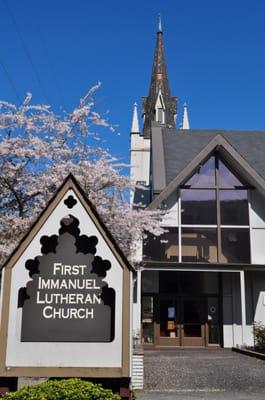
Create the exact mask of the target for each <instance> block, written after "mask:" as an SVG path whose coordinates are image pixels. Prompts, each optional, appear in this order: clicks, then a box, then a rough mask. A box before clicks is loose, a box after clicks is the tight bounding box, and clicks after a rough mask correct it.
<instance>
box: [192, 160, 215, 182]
mask: <svg viewBox="0 0 265 400" xmlns="http://www.w3.org/2000/svg"><path fill="white" fill-rule="evenodd" d="M185 185H198V186H214V185H215V157H214V156H213V157H211V158H209V160H208V161H206V163H205V164H203V165H200V167H199V168H198V169H197V171H196V173H195V174H194V175H193V176H192V177H191V178H190V179H189V180H188V181H187V182H186V183H185Z"/></svg>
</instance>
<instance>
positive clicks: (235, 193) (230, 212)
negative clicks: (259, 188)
mask: <svg viewBox="0 0 265 400" xmlns="http://www.w3.org/2000/svg"><path fill="white" fill-rule="evenodd" d="M220 202H221V206H220V207H221V224H222V225H248V224H249V219H248V193H247V190H220Z"/></svg>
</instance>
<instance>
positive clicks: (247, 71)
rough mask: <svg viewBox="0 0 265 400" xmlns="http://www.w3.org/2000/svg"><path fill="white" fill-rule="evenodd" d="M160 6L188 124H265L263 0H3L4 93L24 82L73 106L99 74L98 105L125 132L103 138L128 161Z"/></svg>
mask: <svg viewBox="0 0 265 400" xmlns="http://www.w3.org/2000/svg"><path fill="white" fill-rule="evenodd" d="M159 12H160V13H161V14H162V20H163V30H164V41H165V52H166V57H167V67H168V74H169V79H170V85H171V92H172V95H175V96H177V97H178V98H179V113H180V114H182V107H183V103H184V101H187V103H188V106H189V114H190V122H191V126H192V127H193V128H222V129H246V130H247V129H264V130H265V51H264V47H265V46H264V44H265V23H264V16H265V2H264V1H262V0H252V1H251V0H241V1H239V0H222V1H220V0H201V1H198V0H186V1H179V0H160V1H158V0H152V1H150V0H149V1H148V0H146V1H144V0H135V1H126V0H124V1H121V0H113V1H110V0H98V1H92V0H75V1H72V0H71V1H70V0H45V1H44V0H23V1H21V0H2V1H1V2H0V32H1V45H0V49H1V50H0V97H1V98H2V99H4V100H8V101H12V102H16V103H17V102H18V99H17V97H20V98H23V96H24V94H25V93H26V92H27V91H30V92H32V93H33V100H34V101H35V102H44V103H47V102H49V103H50V104H51V105H52V106H53V107H54V108H55V109H56V110H60V106H62V107H63V108H65V109H67V110H71V108H72V107H73V106H74V105H76V104H78V101H79V98H80V97H81V96H82V95H84V94H85V93H86V91H87V89H88V88H89V87H91V86H92V85H93V84H94V83H96V82H98V81H101V82H102V87H101V89H100V90H99V91H98V94H97V96H96V101H97V109H98V110H99V111H101V112H107V111H108V110H109V120H110V121H111V122H112V123H113V124H117V125H119V128H118V129H117V131H119V132H120V133H121V135H120V136H117V135H115V134H111V133H109V134H108V135H107V136H105V138H107V144H106V146H108V147H109V148H110V150H111V152H112V153H114V154H115V155H118V156H119V157H120V158H121V159H122V160H123V161H127V160H128V156H129V151H128V147H129V130H130V125H131V117H132V106H133V103H134V101H137V103H138V104H139V106H140V105H141V96H144V95H147V92H148V87H149V82H150V74H151V67H152V60H153V54H154V46H155V37H156V25H157V14H158V13H159ZM7 75H8V76H7ZM10 81H11V82H12V83H11V82H10ZM139 108H140V107H139Z"/></svg>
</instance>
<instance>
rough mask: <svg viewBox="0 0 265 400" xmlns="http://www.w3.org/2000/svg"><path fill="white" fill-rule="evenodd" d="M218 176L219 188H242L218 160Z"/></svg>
mask: <svg viewBox="0 0 265 400" xmlns="http://www.w3.org/2000/svg"><path fill="white" fill-rule="evenodd" d="M219 174H220V185H221V186H243V184H242V182H240V180H239V179H237V177H236V176H235V175H234V174H233V173H232V172H231V171H230V169H228V168H227V166H226V165H225V164H224V163H223V162H222V161H221V160H219Z"/></svg>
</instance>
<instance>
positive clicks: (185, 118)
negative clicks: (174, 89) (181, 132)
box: [182, 103, 190, 129]
mask: <svg viewBox="0 0 265 400" xmlns="http://www.w3.org/2000/svg"><path fill="white" fill-rule="evenodd" d="M182 129H190V122H189V114H188V106H187V103H184V112H183V121H182Z"/></svg>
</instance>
